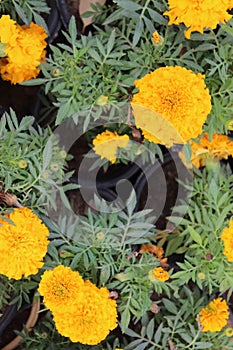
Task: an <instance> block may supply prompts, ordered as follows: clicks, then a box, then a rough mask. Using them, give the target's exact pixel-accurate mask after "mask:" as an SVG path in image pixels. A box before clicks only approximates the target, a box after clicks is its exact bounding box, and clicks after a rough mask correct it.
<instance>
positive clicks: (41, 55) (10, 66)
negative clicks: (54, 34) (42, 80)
mask: <svg viewBox="0 0 233 350" xmlns="http://www.w3.org/2000/svg"><path fill="white" fill-rule="evenodd" d="M2 17H3V16H2ZM0 21H1V19H0ZM9 21H11V20H10V19H8V22H9ZM13 22H14V21H13ZM10 23H11V22H10ZM12 26H13V25H11V26H9V28H8V27H7V26H6V28H5V31H4V32H3V34H4V40H5V43H6V44H7V47H6V49H5V53H6V54H7V57H4V58H2V59H1V60H0V74H1V76H2V79H3V80H10V81H11V82H12V83H13V84H16V83H21V82H22V81H25V80H28V79H32V78H35V77H36V76H37V75H38V74H39V71H40V70H39V68H38V67H39V65H40V63H41V62H42V61H44V59H45V47H46V45H47V44H46V41H45V38H46V37H47V34H46V33H45V30H44V28H43V27H40V26H39V25H37V24H35V23H31V24H30V26H29V27H27V26H26V25H23V26H19V25H17V24H16V25H15V24H14V26H15V32H14V34H15V35H14V36H13V34H12V33H11V32H10V28H13V27H12ZM12 31H13V29H12ZM0 36H1V29H0ZM11 36H12V38H14V40H13V39H10V37H11Z"/></svg>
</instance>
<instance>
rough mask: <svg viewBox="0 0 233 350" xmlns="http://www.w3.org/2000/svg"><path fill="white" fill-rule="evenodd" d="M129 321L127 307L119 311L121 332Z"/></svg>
mask: <svg viewBox="0 0 233 350" xmlns="http://www.w3.org/2000/svg"><path fill="white" fill-rule="evenodd" d="M129 322H130V311H129V309H128V308H127V309H125V310H124V311H123V312H122V313H121V321H120V327H121V330H122V332H123V333H124V332H125V331H126V329H127V328H128V326H129Z"/></svg>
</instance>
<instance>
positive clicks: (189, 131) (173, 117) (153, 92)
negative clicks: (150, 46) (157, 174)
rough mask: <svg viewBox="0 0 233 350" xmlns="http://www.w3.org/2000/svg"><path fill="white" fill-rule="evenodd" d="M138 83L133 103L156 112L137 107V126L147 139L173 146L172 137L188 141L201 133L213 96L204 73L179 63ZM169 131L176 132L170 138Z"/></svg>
mask: <svg viewBox="0 0 233 350" xmlns="http://www.w3.org/2000/svg"><path fill="white" fill-rule="evenodd" d="M135 86H136V87H137V88H138V89H139V92H138V93H136V94H135V95H134V96H133V99H132V106H134V104H136V105H140V106H144V107H146V108H148V109H149V110H150V111H152V112H154V113H148V115H147V114H145V113H141V111H140V110H139V111H138V112H137V110H134V117H135V122H136V126H137V127H138V128H141V129H142V131H143V134H144V137H145V138H146V139H148V140H149V141H151V142H155V143H162V144H165V145H168V146H171V144H170V143H172V137H174V141H173V142H175V143H185V142H186V141H188V140H189V139H191V138H194V137H197V136H198V135H200V134H201V132H202V126H203V124H204V122H205V120H206V118H207V116H208V114H209V113H210V111H211V96H210V94H209V91H208V89H207V88H206V85H205V82H204V76H203V75H201V74H199V73H198V74H195V73H194V72H193V71H191V70H188V69H186V68H183V67H179V66H169V67H161V68H158V69H156V70H155V71H153V72H151V73H149V74H146V75H145V76H144V77H143V78H141V79H139V80H136V81H135ZM133 109H134V107H133ZM159 116H160V118H161V120H159V118H158V117H159ZM163 120H164V121H166V122H167V124H166V123H163ZM158 124H159V125H158ZM169 124H170V128H169ZM175 132H176V133H177V134H178V135H179V139H178V138H177V137H176V135H175ZM169 133H171V135H172V134H174V135H172V137H171V139H170V141H169V139H168V136H167V134H169ZM168 141H169V142H168Z"/></svg>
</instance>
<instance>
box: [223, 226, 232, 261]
mask: <svg viewBox="0 0 233 350" xmlns="http://www.w3.org/2000/svg"><path fill="white" fill-rule="evenodd" d="M221 239H222V241H223V243H224V251H223V254H224V255H225V256H226V257H227V259H228V261H231V262H233V220H230V223H229V227H226V228H225V229H224V230H223V232H222V236H221Z"/></svg>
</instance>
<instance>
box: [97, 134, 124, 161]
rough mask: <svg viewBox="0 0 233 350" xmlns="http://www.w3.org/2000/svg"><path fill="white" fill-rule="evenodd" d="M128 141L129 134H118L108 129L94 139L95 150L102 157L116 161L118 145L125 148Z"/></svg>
mask: <svg viewBox="0 0 233 350" xmlns="http://www.w3.org/2000/svg"><path fill="white" fill-rule="evenodd" d="M128 142H129V136H128V135H126V134H125V135H118V134H117V133H116V132H111V131H109V130H106V131H104V132H102V133H101V134H98V135H97V136H96V137H95V139H94V140H93V145H94V151H95V153H96V154H98V155H99V156H100V157H101V159H102V158H106V159H108V160H109V161H110V162H111V163H115V162H116V155H117V149H118V147H121V148H125V147H126V146H127V144H128Z"/></svg>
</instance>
